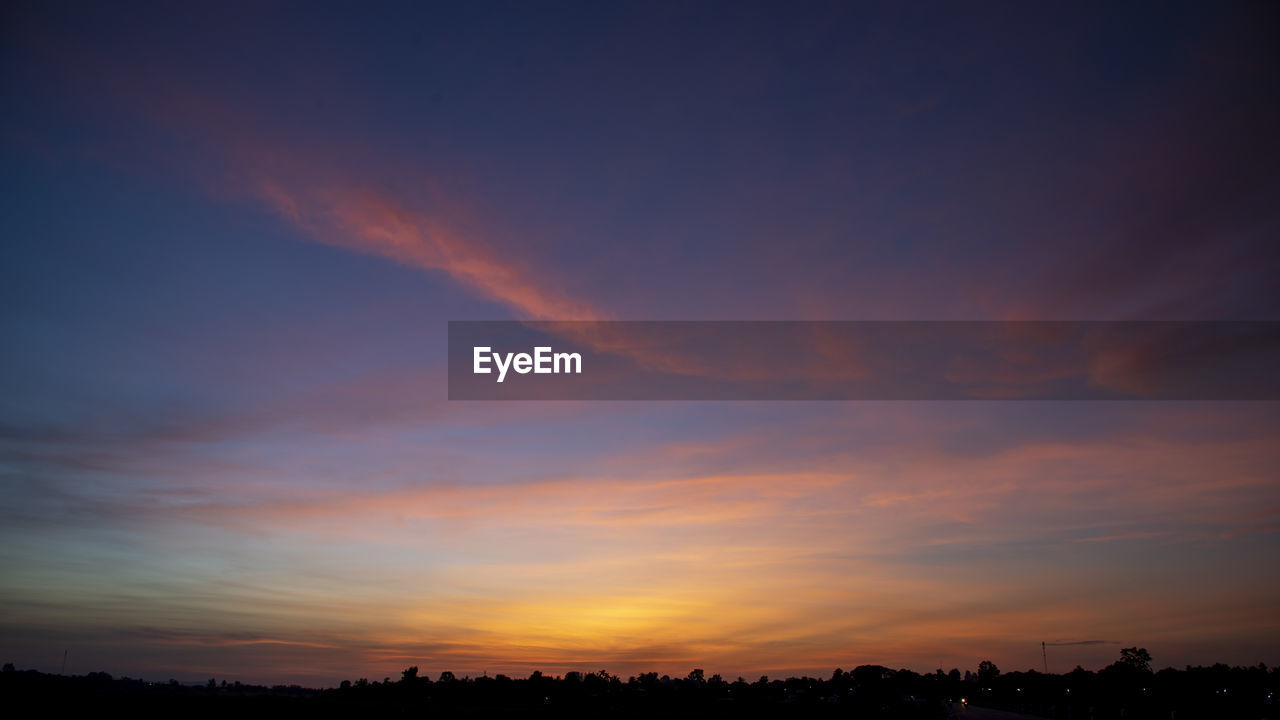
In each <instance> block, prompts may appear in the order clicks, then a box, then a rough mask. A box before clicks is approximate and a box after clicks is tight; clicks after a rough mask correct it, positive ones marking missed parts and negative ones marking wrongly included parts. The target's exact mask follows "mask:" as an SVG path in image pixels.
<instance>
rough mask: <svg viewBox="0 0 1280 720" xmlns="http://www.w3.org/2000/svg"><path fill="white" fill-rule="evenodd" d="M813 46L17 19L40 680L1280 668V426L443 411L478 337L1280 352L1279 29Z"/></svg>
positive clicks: (547, 29)
mask: <svg viewBox="0 0 1280 720" xmlns="http://www.w3.org/2000/svg"><path fill="white" fill-rule="evenodd" d="M775 10H776V13H770V12H759V13H757V12H752V11H747V10H741V11H731V10H730V9H726V8H711V7H703V8H688V9H685V10H682V11H681V13H680V14H681V18H680V21H679V22H674V23H669V22H668V21H669V20H670V19H669V18H666V17H665V15H666V13H663V12H656V11H652V10H650V11H648V12H646V11H644V10H643V9H642V8H632V9H613V10H606V9H604V8H578V9H576V10H573V11H570V10H567V9H565V8H558V9H551V8H543V9H541V10H536V9H531V8H524V9H520V10H516V9H512V10H511V12H512V13H516V14H522V15H527V17H523V16H522V17H521V18H514V19H513V20H512V23H513V24H507V23H494V22H492V20H491V19H488V18H486V17H483V16H482V15H483V13H480V14H478V15H477V14H473V12H474V11H471V10H465V9H455V10H454V11H453V12H451V13H437V12H434V11H429V10H426V9H421V10H419V11H418V12H417V13H416V14H415V16H414V17H412V18H391V17H387V16H385V15H382V14H380V13H376V12H375V13H371V14H369V15H364V16H362V17H361V18H360V20H361V21H362V22H363V23H365V24H364V25H359V24H357V25H358V26H360V27H365V28H368V32H369V33H371V34H370V35H369V36H363V35H361V34H360V33H359V32H355V31H351V30H349V28H350V27H352V26H351V24H350V23H349V22H348V20H349V18H347V17H345V16H344V14H343V13H342V12H339V11H336V10H334V9H332V8H311V9H309V10H308V12H306V13H301V12H300V11H299V9H298V8H289V7H287V6H279V7H273V8H270V9H258V12H259V13H260V16H259V17H258V18H257V19H258V20H259V21H260V24H255V23H242V22H241V18H239V16H238V15H237V13H236V12H232V11H230V10H228V9H217V8H205V9H201V10H192V11H190V13H191V14H190V15H187V14H184V13H181V12H178V11H177V10H173V9H170V10H169V11H167V12H162V13H154V14H152V13H148V12H146V11H144V10H142V9H138V8H135V9H131V10H130V9H124V10H120V9H116V10H113V11H111V12H108V11H105V10H102V11H99V10H97V9H93V8H88V7H86V8H79V9H76V10H75V11H74V12H73V11H71V10H67V9H64V10H58V9H50V8H39V7H35V8H23V9H19V10H13V11H12V22H10V23H7V26H8V27H7V28H6V29H5V30H4V38H5V39H4V49H5V51H6V54H7V57H9V58H10V60H9V62H7V63H4V64H3V65H4V66H5V69H4V72H3V85H2V86H0V87H3V91H2V92H3V94H2V95H0V97H4V98H5V100H6V102H5V106H6V107H8V108H12V111H11V112H9V113H6V115H8V117H6V118H5V119H4V120H3V121H2V122H0V131H2V135H0V137H3V141H2V142H3V147H4V158H5V164H4V167H5V174H4V177H5V180H6V183H5V186H6V189H7V193H6V195H7V200H6V202H5V204H4V221H3V222H4V227H5V236H6V240H5V242H4V243H3V253H4V255H3V262H0V267H3V268H4V277H5V280H6V282H5V283H4V286H3V290H2V291H0V292H3V293H4V295H3V297H4V302H3V303H0V321H2V322H3V330H4V333H5V337H6V338H7V341H6V343H5V352H4V353H3V355H2V357H0V382H2V383H3V385H0V397H2V398H3V400H2V401H0V478H2V479H0V482H2V483H3V487H4V491H5V496H6V498H7V501H6V502H5V504H4V505H3V507H2V508H0V538H3V543H0V654H2V655H3V656H2V657H0V661H3V662H14V663H15V664H16V665H17V666H19V667H23V668H26V667H30V668H36V669H40V670H47V671H57V670H58V669H59V668H60V665H61V662H62V659H63V653H64V651H68V652H67V655H68V662H67V668H66V669H67V671H68V672H72V673H76V674H83V673H86V672H90V671H98V670H105V671H107V672H110V673H112V674H114V675H117V676H120V675H129V676H135V677H138V676H141V677H145V678H148V679H165V678H168V677H176V678H179V679H181V680H203V679H207V678H208V677H215V678H218V679H219V680H221V679H224V678H225V679H228V680H242V681H245V682H261V683H268V684H274V683H288V682H302V683H306V684H315V685H336V684H337V683H338V682H339V681H341V680H343V679H350V680H356V679H358V678H360V677H368V678H370V679H381V678H383V677H393V678H395V677H398V675H399V673H400V671H401V670H402V669H404V668H405V667H408V666H411V665H416V666H419V667H420V668H421V670H422V672H423V674H430V675H431V676H432V677H436V676H437V675H438V674H439V673H440V672H442V671H451V672H453V673H455V674H456V675H458V676H463V675H471V676H476V675H479V674H481V673H486V672H487V673H488V674H489V675H494V674H496V673H507V674H512V675H520V676H527V675H528V674H529V673H530V672H532V671H534V670H541V671H542V672H544V673H548V674H553V675H559V674H563V673H565V672H567V671H571V670H578V671H596V670H599V669H602V668H603V669H607V670H608V671H610V672H612V673H615V674H618V675H621V676H623V677H624V678H625V677H627V676H628V675H633V674H638V673H642V672H658V673H659V674H669V675H672V676H684V675H686V674H687V673H688V672H689V671H690V670H692V669H693V668H695V667H697V668H704V669H705V670H706V673H707V675H712V674H717V673H718V674H721V675H723V676H725V677H728V678H735V677H737V676H744V677H746V678H748V679H752V680H753V679H755V678H756V677H758V676H760V675H762V674H767V675H769V676H771V677H781V676H787V675H799V674H806V673H807V674H810V675H815V674H818V675H823V676H829V675H830V673H831V671H832V670H834V669H835V668H837V667H840V668H843V669H845V670H849V669H851V668H852V667H854V666H857V665H863V664H880V665H886V666H890V667H906V668H910V669H913V670H916V671H919V672H932V671H933V670H934V669H937V668H942V669H943V670H949V669H951V668H953V667H955V668H959V669H961V670H962V671H963V670H965V669H976V667H977V665H978V663H979V662H980V661H982V660H992V661H994V662H995V663H996V664H997V665H998V666H999V667H1000V668H1001V669H1004V670H1025V669H1027V668H1035V669H1041V668H1042V659H1041V646H1040V643H1041V642H1047V643H1048V644H1049V664H1050V670H1051V671H1053V672H1066V671H1069V670H1071V669H1072V668H1073V667H1075V666H1076V665H1077V664H1079V665H1083V666H1084V667H1086V668H1090V669H1096V668H1099V667H1102V666H1104V665H1107V664H1109V663H1111V662H1114V661H1115V659H1116V658H1117V656H1118V653H1119V650H1120V648H1122V647H1128V646H1142V647H1145V648H1147V649H1148V650H1150V652H1151V654H1152V656H1153V658H1154V662H1153V665H1154V666H1155V667H1157V668H1161V667H1165V666H1175V667H1181V666H1183V665H1187V664H1191V665H1196V664H1212V663H1216V662H1225V663H1229V664H1239V665H1252V664H1256V663H1258V662H1266V663H1267V664H1268V665H1275V664H1277V663H1280V657H1278V656H1277V655H1276V649H1277V648H1280V620H1277V619H1276V618H1275V617H1274V615H1275V613H1274V609H1275V608H1276V607H1280V584H1278V583H1277V581H1276V578H1275V576H1274V573H1273V572H1271V571H1270V569H1271V568H1272V567H1274V566H1276V565H1277V564H1278V562H1277V561H1280V533H1277V530H1280V478H1277V475H1276V473H1277V468H1280V444H1277V443H1276V442H1275V438H1276V437H1277V431H1280V411H1278V408H1277V405H1276V403H1272V402H1159V403H1129V402H1089V403H1070V402H999V401H990V402H987V401H980V402H955V403H947V402H853V403H820V402H815V403H809V402H754V403H745V402H743V403H737V402H734V403H713V402H653V403H649V402H636V403H613V402H591V403H588V402H534V403H492V402H450V401H448V400H446V399H445V398H446V371H445V360H446V357H445V347H444V344H445V339H446V338H445V327H446V322H447V321H448V320H456V319H520V320H554V321H567V320H583V319H700V320H701V319H716V320H719V319H895V320H906V319H930V320H934V319H993V320H1007V319H1067V320H1075V319H1101V320H1109V319H1265V320H1275V319H1277V318H1278V317H1280V316H1278V315H1277V308H1280V287H1278V286H1277V285H1276V283H1275V282H1274V277H1276V274H1275V273H1276V271H1277V270H1280V265H1278V264H1277V256H1276V254H1275V252H1274V250H1273V249H1272V245H1274V242H1273V241H1274V228H1275V223H1276V219H1277V217H1276V208H1277V207H1280V203H1276V202H1273V201H1274V200H1275V199H1276V188H1277V187H1280V185H1277V183H1276V179H1277V175H1276V171H1275V168H1277V167H1280V156H1278V155H1277V153H1278V150H1277V146H1276V144H1275V143H1274V142H1272V141H1271V140H1270V139H1271V138H1272V137H1273V136H1274V130H1272V128H1274V127H1275V126H1276V125H1277V123H1276V122H1275V121H1276V120H1277V119H1278V118H1280V111H1278V110H1277V106H1276V102H1275V101H1274V99H1273V98H1271V97H1270V96H1265V95H1264V94H1259V93H1258V92H1257V88H1262V87H1271V86H1274V85H1272V83H1271V81H1273V80H1275V79H1276V78H1275V75H1276V68H1277V67H1280V64H1272V63H1269V62H1268V59H1269V58H1271V57H1272V55H1271V54H1270V53H1272V52H1273V50H1271V49H1270V43H1268V42H1267V40H1268V39H1269V38H1267V37H1266V33H1263V32H1261V31H1259V30H1258V29H1257V28H1258V27H1266V25H1265V23H1255V22H1251V18H1250V12H1252V11H1250V12H1246V11H1245V10H1238V11H1236V10H1229V9H1218V10H1210V9H1204V10H1198V11H1194V12H1193V11H1191V10H1187V11H1185V12H1169V13H1167V15H1168V17H1164V18H1162V19H1161V21H1160V22H1157V23H1154V24H1152V23H1148V22H1147V19H1144V18H1131V17H1122V16H1119V15H1114V16H1113V15H1108V16H1107V17H1106V18H1103V19H1097V18H1092V17H1091V16H1088V15H1089V14H1088V13H1077V12H1074V11H1068V10H1066V9H1060V10H1059V11H1055V12H1049V11H1047V10H1044V9H1040V10H1039V11H1037V12H1041V13H1043V14H1041V15H1037V14H1036V13H1035V12H1032V11H1031V9H1029V8H1027V9H1011V10H1009V12H1010V13H1026V16H1020V17H1007V18H1005V19H1003V20H1002V21H1001V22H1000V23H997V24H996V25H995V26H989V25H987V24H985V23H983V22H979V19H978V18H975V17H972V16H967V15H965V14H964V13H963V12H961V11H960V9H958V8H950V9H948V10H946V11H945V12H940V14H939V17H938V18H934V19H932V20H930V21H925V20H924V19H922V18H920V17H915V16H913V15H912V14H911V13H908V12H906V11H897V10H870V9H863V10H859V9H856V8H843V9H840V8H837V9H832V10H821V9H817V8H810V9H799V10H796V9H793V10H790V11H789V12H788V13H783V12H782V10H781V8H775ZM113 12H116V13H117V14H113ZM673 12H674V11H673ZM1259 12H1261V11H1259ZM1055 13H1056V14H1055ZM773 14H777V15H778V17H771V15H773ZM526 26H527V27H529V28H531V30H529V33H528V34H527V35H525V34H521V33H518V32H516V31H515V29H514V28H516V27H526ZM264 28H265V29H264ZM286 28H287V29H286ZM718 28H725V29H724V32H723V33H721V32H718V31H717V32H711V31H712V30H713V29H718ZM943 28H949V29H947V30H945V31H944V29H943ZM379 33H381V35H380V34H379ZM788 33H791V35H788ZM846 36H847V37H851V38H854V40H850V41H846V40H847V37H846ZM788 37H790V38H792V39H791V40H787V39H786V38H788ZM376 38H384V39H382V40H379V39H376ZM655 38H662V39H663V41H662V43H657V44H655V42H654V39H655ZM895 38H899V39H902V38H906V40H895ZM912 38H914V39H912ZM535 39H536V41H535ZM473 44H475V47H479V48H482V49H481V50H477V49H474V47H473ZM232 46H235V47H241V48H242V50H241V51H238V52H235V53H230V52H227V50H226V49H227V48H228V47H232ZM618 78H624V79H626V82H623V81H621V80H618ZM823 361H824V362H846V361H849V358H847V357H845V356H843V355H839V354H836V355H833V356H832V357H830V358H824V359H823ZM821 370H822V368H821V367H818V368H817V371H821Z"/></svg>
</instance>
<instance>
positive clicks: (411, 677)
mask: <svg viewBox="0 0 1280 720" xmlns="http://www.w3.org/2000/svg"><path fill="white" fill-rule="evenodd" d="M417 680H418V666H417V665H410V666H409V667H407V668H405V669H404V671H403V672H401V673H400V682H402V683H404V684H405V685H409V684H411V683H413V682H416V681H417Z"/></svg>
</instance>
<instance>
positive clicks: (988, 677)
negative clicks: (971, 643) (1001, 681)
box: [978, 660, 1000, 683]
mask: <svg viewBox="0 0 1280 720" xmlns="http://www.w3.org/2000/svg"><path fill="white" fill-rule="evenodd" d="M998 677H1000V668H998V667H996V664H995V663H993V662H991V661H990V660H983V661H982V662H980V663H978V680H979V681H980V682H984V683H992V682H995V679H996V678H998Z"/></svg>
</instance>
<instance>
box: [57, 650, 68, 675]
mask: <svg viewBox="0 0 1280 720" xmlns="http://www.w3.org/2000/svg"><path fill="white" fill-rule="evenodd" d="M70 650H71V648H66V649H64V650H63V651H62V669H61V670H59V671H58V674H59V675H66V674H67V653H68V652H70Z"/></svg>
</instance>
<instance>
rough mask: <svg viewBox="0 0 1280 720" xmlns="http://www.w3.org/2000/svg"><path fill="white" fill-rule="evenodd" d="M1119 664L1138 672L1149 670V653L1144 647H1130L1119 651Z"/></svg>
mask: <svg viewBox="0 0 1280 720" xmlns="http://www.w3.org/2000/svg"><path fill="white" fill-rule="evenodd" d="M1118 664H1120V665H1126V666H1128V667H1130V668H1133V669H1134V670H1137V671H1138V672H1144V673H1148V672H1151V653H1149V652H1147V649H1146V648H1140V647H1131V648H1125V649H1123V650H1121V651H1120V661H1119V663H1118Z"/></svg>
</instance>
